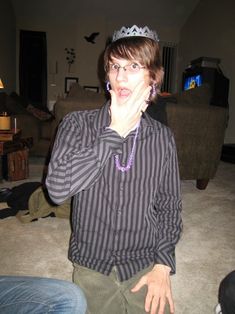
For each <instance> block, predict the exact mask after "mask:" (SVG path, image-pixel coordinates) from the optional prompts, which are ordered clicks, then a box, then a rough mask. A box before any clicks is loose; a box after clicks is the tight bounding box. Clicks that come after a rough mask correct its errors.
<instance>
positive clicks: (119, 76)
mask: <svg viewBox="0 0 235 314" xmlns="http://www.w3.org/2000/svg"><path fill="white" fill-rule="evenodd" d="M126 79H127V71H126V69H125V68H124V67H120V68H119V69H118V71H117V76H116V80H117V81H123V80H126Z"/></svg>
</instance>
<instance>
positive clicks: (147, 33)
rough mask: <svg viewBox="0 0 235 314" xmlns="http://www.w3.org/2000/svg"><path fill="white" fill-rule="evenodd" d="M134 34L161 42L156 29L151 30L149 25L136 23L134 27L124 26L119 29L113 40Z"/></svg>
mask: <svg viewBox="0 0 235 314" xmlns="http://www.w3.org/2000/svg"><path fill="white" fill-rule="evenodd" d="M133 36H140V37H147V38H150V39H152V40H154V41H156V42H159V38H158V35H157V33H156V32H155V31H151V30H150V29H149V28H148V26H144V27H138V26H136V25H133V26H132V27H125V26H123V27H122V28H121V29H120V30H119V31H115V32H114V33H113V38H112V42H114V41H116V40H118V39H120V38H125V37H133Z"/></svg>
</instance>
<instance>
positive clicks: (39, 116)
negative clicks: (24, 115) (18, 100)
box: [26, 105, 52, 121]
mask: <svg viewBox="0 0 235 314" xmlns="http://www.w3.org/2000/svg"><path fill="white" fill-rule="evenodd" d="M26 109H27V111H28V112H29V113H31V114H32V115H33V116H34V117H36V118H37V119H39V120H43V121H45V120H49V119H51V118H52V115H51V114H50V113H48V112H45V111H42V110H40V109H38V108H35V107H34V106H32V105H28V106H27V108H26Z"/></svg>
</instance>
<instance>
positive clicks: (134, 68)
mask: <svg viewBox="0 0 235 314" xmlns="http://www.w3.org/2000/svg"><path fill="white" fill-rule="evenodd" d="M144 68H145V67H144V66H141V65H139V64H138V63H136V62H133V63H130V64H127V65H125V66H123V67H121V66H120V65H119V64H117V63H110V64H109V72H110V73H115V74H116V73H119V70H120V69H123V70H124V71H125V72H126V73H127V74H135V73H138V72H139V71H140V70H141V69H144Z"/></svg>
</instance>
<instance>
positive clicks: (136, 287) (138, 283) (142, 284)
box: [131, 277, 146, 292]
mask: <svg viewBox="0 0 235 314" xmlns="http://www.w3.org/2000/svg"><path fill="white" fill-rule="evenodd" d="M145 284H146V282H145V278H144V277H142V278H140V280H139V281H138V282H137V284H136V285H135V286H134V288H132V289H131V292H137V291H139V290H140V289H141V288H142V287H143V286H144V285H145Z"/></svg>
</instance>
